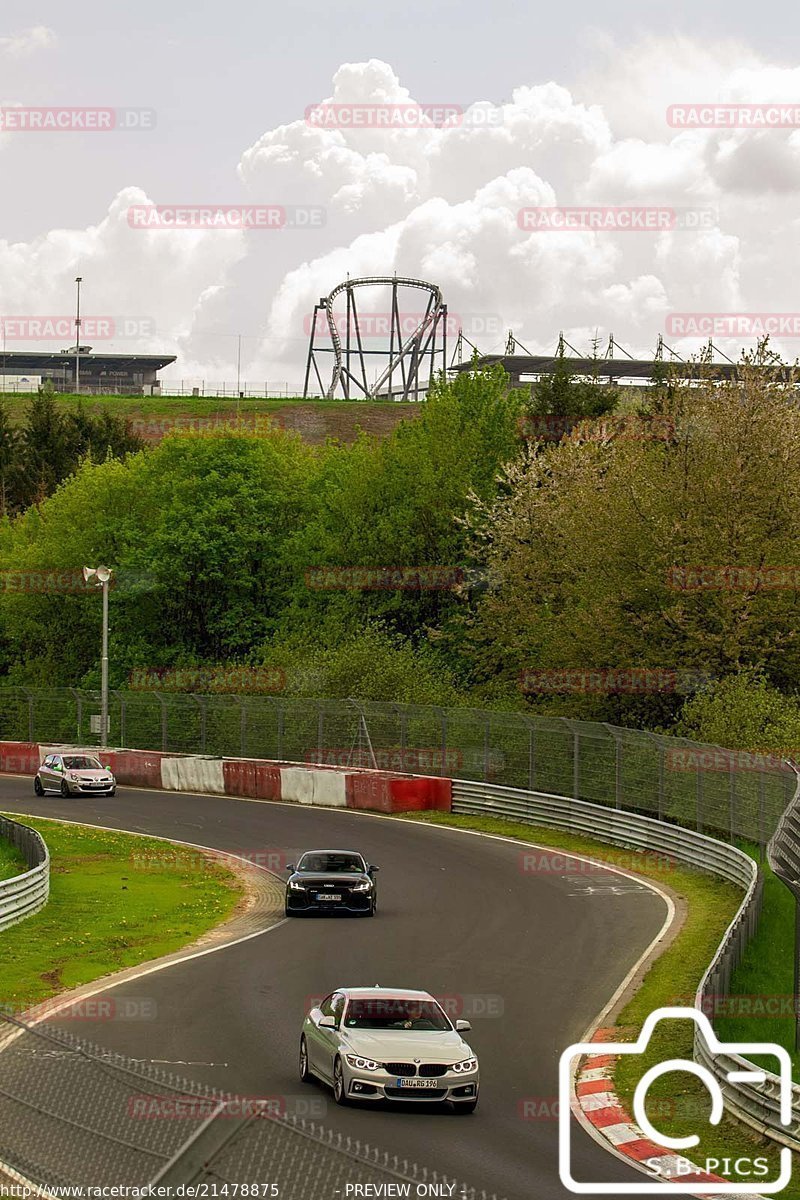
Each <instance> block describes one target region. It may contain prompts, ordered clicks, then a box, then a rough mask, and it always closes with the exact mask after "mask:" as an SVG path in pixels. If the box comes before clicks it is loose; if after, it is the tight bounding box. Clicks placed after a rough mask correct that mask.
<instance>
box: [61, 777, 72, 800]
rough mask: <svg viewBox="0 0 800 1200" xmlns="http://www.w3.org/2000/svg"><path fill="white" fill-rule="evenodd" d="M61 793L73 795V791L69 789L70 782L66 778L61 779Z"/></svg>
mask: <svg viewBox="0 0 800 1200" xmlns="http://www.w3.org/2000/svg"><path fill="white" fill-rule="evenodd" d="M61 795H62V796H71V795H72V792H71V791H70V790H69V784H68V783H67V781H66V779H62V780H61Z"/></svg>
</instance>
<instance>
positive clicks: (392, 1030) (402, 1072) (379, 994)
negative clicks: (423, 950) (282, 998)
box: [300, 987, 479, 1113]
mask: <svg viewBox="0 0 800 1200" xmlns="http://www.w3.org/2000/svg"><path fill="white" fill-rule="evenodd" d="M469 1028H470V1023H469V1021H456V1023H455V1025H454V1024H453V1023H452V1022H451V1021H450V1019H449V1017H448V1016H447V1014H446V1013H445V1011H444V1009H443V1008H442V1007H441V1005H440V1004H438V1003H437V1002H436V1000H434V998H433V996H431V995H429V994H428V992H416V991H400V990H398V989H396V988H380V987H373V988H338V989H337V991H335V992H331V994H330V996H327V997H326V998H325V999H324V1000H323V1001H322V1003H321V1004H320V1005H319V1007H315V1008H312V1009H311V1011H310V1012H309V1014H308V1015H307V1017H306V1019H305V1021H304V1022H303V1032H302V1034H301V1037H300V1078H301V1080H302V1081H303V1083H308V1082H309V1081H310V1080H311V1079H312V1078H317V1079H320V1080H321V1081H322V1082H323V1083H327V1084H328V1085H329V1086H330V1087H332V1088H333V1096H334V1099H335V1100H336V1103H337V1104H348V1103H349V1102H350V1101H353V1100H362V1101H377V1100H401V1101H412V1102H414V1101H416V1102H419V1101H421V1100H427V1101H428V1102H430V1101H431V1100H434V1101H435V1100H438V1101H445V1100H447V1101H449V1102H450V1103H451V1104H452V1106H453V1109H454V1111H455V1112H458V1113H471V1112H474V1110H475V1106H476V1105H477V1103H478V1087H479V1074H478V1060H477V1058H476V1056H475V1054H474V1053H473V1051H472V1050H471V1049H470V1047H469V1046H468V1045H467V1043H466V1042H465V1041H464V1039H463V1038H462V1037H461V1034H462V1033H464V1032H466V1031H467V1030H468V1029H469Z"/></svg>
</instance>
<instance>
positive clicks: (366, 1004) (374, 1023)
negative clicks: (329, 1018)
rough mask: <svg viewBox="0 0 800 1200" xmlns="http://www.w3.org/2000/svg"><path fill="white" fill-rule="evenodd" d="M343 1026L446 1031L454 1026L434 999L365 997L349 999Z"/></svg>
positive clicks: (350, 1027) (348, 1027) (349, 1027)
mask: <svg viewBox="0 0 800 1200" xmlns="http://www.w3.org/2000/svg"><path fill="white" fill-rule="evenodd" d="M344 1024H345V1027H346V1028H347V1029H410V1030H415V1031H417V1032H422V1031H426V1030H427V1031H428V1032H434V1033H445V1032H449V1031H450V1030H451V1029H452V1028H453V1027H452V1025H451V1024H450V1022H449V1021H448V1019H447V1017H446V1016H445V1015H444V1013H443V1011H442V1010H441V1008H440V1007H439V1005H438V1004H436V1003H435V1002H434V1001H433V1000H403V999H398V998H397V997H392V996H387V997H365V998H363V999H354V1000H351V1001H350V1003H349V1004H348V1006H347V1012H346V1013H345V1018H344Z"/></svg>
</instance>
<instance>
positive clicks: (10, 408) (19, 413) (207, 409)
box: [3, 392, 419, 424]
mask: <svg viewBox="0 0 800 1200" xmlns="http://www.w3.org/2000/svg"><path fill="white" fill-rule="evenodd" d="M31 399H32V396H31V394H27V393H24V392H7V393H6V394H5V396H4V397H3V404H4V406H5V409H6V412H7V413H8V415H9V418H10V420H11V421H12V422H13V423H14V424H19V423H21V421H22V419H23V416H24V413H25V410H26V409H27V407H28V405H29V404H30V402H31ZM79 400H80V402H81V404H82V406H83V408H84V410H85V411H86V412H88V413H97V412H100V411H102V410H103V409H108V411H109V412H111V413H113V414H114V415H115V416H121V417H130V418H131V419H134V418H156V417H175V416H177V415H180V416H187V417H209V416H217V415H220V414H221V415H224V416H225V417H227V418H229V419H231V420H235V418H236V414H237V413H238V414H239V416H240V417H247V416H248V415H250V414H253V413H275V412H277V411H278V410H279V409H284V408H287V407H289V408H291V407H293V406H295V405H301V404H306V405H308V404H310V405H313V406H314V408H315V409H317V410H320V409H332V410H338V411H339V412H342V413H346V412H348V411H350V412H352V413H353V415H354V416H357V414H358V413H359V412H363V411H364V409H365V408H370V409H379V408H385V409H386V410H387V411H389V412H393V413H397V411H398V410H408V411H410V412H417V411H418V410H419V404H415V403H412V402H410V401H409V402H405V401H395V400H359V401H355V400H328V399H323V400H315V399H314V398H313V397H309V398H308V399H307V400H304V399H303V398H302V396H286V397H282V398H276V399H271V400H267V399H258V398H256V397H251V398H249V399H248V398H245V399H241V400H238V399H237V398H236V397H235V396H168V395H162V396H74V395H69V394H65V393H59V394H58V395H57V396H56V403H57V405H58V406H59V407H60V408H66V409H73V408H74V407H75V405H76V404H77V402H78V401H79Z"/></svg>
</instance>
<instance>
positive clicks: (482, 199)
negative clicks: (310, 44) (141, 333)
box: [0, 37, 800, 384]
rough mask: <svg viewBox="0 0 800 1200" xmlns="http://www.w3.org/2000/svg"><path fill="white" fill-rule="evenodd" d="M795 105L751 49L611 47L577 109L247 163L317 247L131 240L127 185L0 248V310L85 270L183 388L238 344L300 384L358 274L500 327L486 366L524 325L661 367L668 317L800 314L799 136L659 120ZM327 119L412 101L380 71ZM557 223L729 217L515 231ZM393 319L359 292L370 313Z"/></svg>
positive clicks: (425, 128) (674, 41)
mask: <svg viewBox="0 0 800 1200" xmlns="http://www.w3.org/2000/svg"><path fill="white" fill-rule="evenodd" d="M798 94H800V71H798V70H789V69H785V68H781V67H777V66H774V65H772V64H769V63H764V62H761V61H759V60H758V59H757V58H756V57H755V55H753V54H752V53H750V52H749V51H747V50H746V49H744V48H743V47H741V46H736V45H733V44H728V43H719V44H715V45H713V46H709V45H707V44H706V43H702V44H701V43H699V42H693V41H691V40H688V39H686V38H675V37H661V38H650V39H648V40H646V41H644V42H641V43H639V44H636V45H631V46H629V47H625V48H620V47H617V46H611V45H610V44H608V43H605V44H602V41H601V50H600V59H599V61H597V62H595V64H594V66H593V67H592V69H591V73H590V74H587V76H586V77H585V78H584V79H583V80H582V81H581V82H580V84H579V86H578V87H577V88H575V89H574V90H573V91H572V92H570V91H569V90H567V89H566V88H565V87H564V86H562V85H561V84H560V83H558V82H553V81H549V82H548V81H545V82H538V83H535V82H531V81H527V82H523V83H521V84H520V86H518V87H516V88H515V89H514V90H513V91H512V92H511V98H510V100H508V101H506V102H504V103H502V104H491V103H488V102H482V103H480V104H476V105H475V106H474V108H473V109H472V110H468V111H467V112H466V113H465V114H464V117H463V120H462V121H461V122H460V123H458V124H453V125H448V126H437V125H435V124H432V123H427V124H423V125H422V127H419V128H415V129H407V128H406V129H396V128H379V129H374V128H373V129H367V128H346V127H339V128H322V127H319V126H317V125H314V124H312V123H309V121H307V120H306V118H305V116H304V115H299V116H298V119H297V120H296V121H294V122H291V123H289V124H283V125H280V126H277V127H276V128H273V129H268V130H266V131H265V132H264V134H263V135H262V136H261V137H259V138H258V139H257V140H256V141H255V142H254V144H253V145H252V146H250V147H249V148H248V149H246V150H245V151H244V152H243V154H242V156H241V160H240V163H239V167H238V180H239V183H240V185H241V187H242V190H243V192H244V193H245V194H246V196H247V197H248V198H249V199H250V200H252V201H253V202H257V203H267V204H286V205H322V206H324V208H325V210H326V218H327V219H326V222H325V224H324V226H323V227H321V228H320V229H318V230H315V231H313V232H298V231H294V230H291V229H286V230H284V231H281V232H269V233H252V234H248V235H245V236H243V235H239V234H221V233H216V232H211V231H207V232H203V233H184V232H174V233H166V232H162V231H152V232H149V233H141V232H136V231H132V230H130V229H129V228H128V227H127V223H126V221H125V220H124V209H125V208H126V206H127V205H128V204H129V203H132V202H133V200H132V197H134V196H139V195H140V193H138V192H137V191H136V189H128V190H127V191H126V192H124V193H122V194H121V195H120V196H119V197H117V198H116V200H115V201H114V202H113V203H112V204H111V207H110V209H109V212H108V214H107V216H106V217H105V218H104V219H103V220H102V221H101V222H100V224H99V225H97V226H96V227H92V228H91V229H88V230H84V231H76V230H72V231H64V230H61V231H54V232H53V233H51V234H49V235H47V236H45V237H43V238H40V239H37V240H36V241H34V242H31V243H30V244H28V245H26V246H17V247H8V246H5V245H4V244H2V243H0V297H2V303H3V308H4V310H5V311H11V309H10V308H9V304H10V303H12V302H13V304H15V305H16V306H17V309H19V306H20V304H28V305H32V304H34V303H36V304H37V305H38V308H37V311H40V312H41V311H45V309H46V308H47V307H50V308H52V307H53V305H60V306H61V307H63V304H64V300H65V298H66V299H67V301H68V300H69V297H70V296H71V281H72V278H73V277H74V275H75V274H76V273H77V268H78V267H81V268H82V269H83V273H84V274H85V275H86V276H89V275H91V277H92V280H93V283H92V287H93V288H96V289H97V290H96V291H95V292H94V297H95V300H96V299H97V297H98V296H99V297H100V301H99V302H100V303H102V305H103V306H104V307H105V308H106V309H108V310H109V311H112V312H127V313H135V314H142V315H152V316H154V317H156V318H157V319H156V325H157V328H158V330H159V335H158V336H157V337H156V338H155V339H151V340H150V342H149V343H148V344H147V346H145V345H141V346H139V347H138V348H139V349H145V348H147V349H153V348H162V347H163V348H165V349H176V348H177V349H178V350H179V351H180V355H181V361H180V364H179V367H178V373H179V374H183V375H184V376H185V377H187V376H189V375H190V374H193V375H198V376H202V375H206V376H207V377H208V378H227V379H228V380H230V379H231V378H232V375H231V364H232V363H233V361H234V359H235V331H236V330H239V329H241V330H243V331H244V332H245V333H246V335H248V336H247V337H246V341H245V347H244V352H245V375H246V376H247V377H248V378H250V379H259V380H265V379H272V380H276V379H280V380H287V379H289V380H291V381H292V382H293V383H295V384H296V383H298V382H299V381H300V380H301V379H302V372H303V367H304V362H305V348H306V339H307V319H308V317H309V316H310V313H311V311H312V309H313V306H314V303H315V301H316V300H317V299H318V298H319V297H320V296H321V295H324V294H326V293H327V292H328V291H329V290H330V288H331V287H333V286H334V284H336V283H338V282H340V281H341V280H343V279H344V278H345V277H346V276H347V275H348V273H349V274H350V275H351V276H352V277H357V276H359V275H372V274H379V275H387V274H388V275H391V274H392V273H393V272H395V271H396V272H397V273H398V274H402V275H410V276H415V277H421V278H428V279H431V280H433V281H435V282H436V283H437V284H439V286H440V287H441V288H442V291H443V293H444V296H445V299H446V300H447V302H448V304H449V306H450V310H451V312H455V313H457V314H460V315H463V316H464V317H465V319H467V318H472V319H476V318H487V319H488V318H492V322H493V323H490V324H491V329H492V330H493V332H491V333H487V336H486V337H485V338H483V339H481V338H480V337H478V339H477V340H478V342H479V344H480V345H481V348H482V349H485V350H487V351H488V350H490V349H492V350H498V349H500V348H502V344H503V341H504V333H505V330H506V329H507V328H512V329H513V330H514V332H515V334H516V335H517V336H518V337H519V339H520V340H521V342H523V344H525V345H526V346H527V347H528V348H529V349H531V350H532V351H536V350H551V349H552V348H553V346H554V345H555V341H556V338H557V335H558V331H559V330H560V329H563V330H564V331H565V332H566V334H567V336H568V337H569V340H571V341H572V342H573V343H575V344H576V345H579V346H585V345H586V343H587V340H588V339H589V338H590V337H591V336H592V334H593V333H594V331H595V330H600V331H601V332H602V333H603V334H607V333H608V331H610V330H613V332H614V334H615V336H616V338H617V339H618V340H619V341H620V342H621V343H622V344H623V345H625V346H627V347H628V348H629V349H630V350H631V352H633V353H641V354H649V353H651V352H652V349H653V347H654V345H655V341H656V338H657V335H658V333H659V332H661V331H663V330H664V328H665V320H666V317H667V315H668V314H669V313H670V312H673V311H676V312H686V311H711V312H720V311H726V310H734V309H738V310H745V311H772V312H774V311H788V310H794V309H795V308H796V307H797V304H796V278H797V272H798V266H800V263H799V262H798V251H797V250H796V246H797V237H796V233H797V226H798V218H797V215H796V214H797V196H798V192H800V131H793V130H791V129H789V130H770V131H765V132H758V133H756V132H752V133H751V132H748V131H746V130H742V129H739V130H686V129H675V128H670V127H669V126H668V125H667V122H666V110H667V107H668V106H669V105H670V104H677V103H681V102H683V103H692V102H697V101H715V100H722V101H730V100H740V101H751V102H756V103H758V102H764V101H767V100H770V101H772V100H775V101H789V100H793V98H794V97H796V96H797V95H798ZM323 103H329V104H333V105H364V106H376V105H387V106H388V105H411V104H414V103H415V97H414V96H412V95H411V94H410V93H409V91H408V89H407V88H405V87H404V86H403V84H402V83H401V81H400V80H399V79H398V77H397V75H396V74H395V72H394V71H393V70H392V68H391V67H390V66H389V65H388V64H386V63H383V62H380V61H378V60H370V61H368V62H363V63H346V64H344V65H343V66H342V67H340V68H339V70H338V71H337V72H336V74H335V76H334V79H333V84H332V88H331V92H330V95H329V96H328V97H327V98H326V100H325V101H323ZM479 118H480V119H479ZM756 197H757V199H758V202H757V203H754V198H756ZM552 205H601V206H603V205H607V206H620V205H650V206H652V205H661V206H672V207H675V206H679V207H686V208H695V209H703V210H714V211H716V212H718V216H719V221H718V226H715V225H714V223H713V222H712V224H711V225H710V226H708V225H707V226H706V227H704V228H703V229H701V230H699V231H696V232H684V231H675V232H662V233H601V232H577V231H573V232H568V233H564V232H562V233H554V232H549V233H544V232H530V231H528V230H526V229H523V228H520V225H519V223H518V213H519V210H520V209H521V208H525V207H532V206H552ZM381 303H385V298H383V300H382V299H381V298H379V297H373V298H371V299H370V298H368V297H367V296H366V295H364V299H363V304H364V306H365V308H368V307H372V308H373V309H375V308H379V307H380V305H381ZM94 307H95V309H96V310H97V307H98V305H97V303H95V304H94ZM154 310H155V311H154ZM23 311H24V310H23ZM55 311H60V308H56V309H55ZM720 344H721V345H722V346H723V348H724V349H726V350H727V352H728V353H732V354H736V353H737V349H738V348H737V346H736V345H735V344H732V343H730V342H728V343H725V342H721V343H720ZM131 348H133V347H131ZM784 350H785V351H786V352H787V353H791V355H792V357H793V356H794V348H793V346H792V345H791V343H790V344H789V345H788V346H785V347H784Z"/></svg>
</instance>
